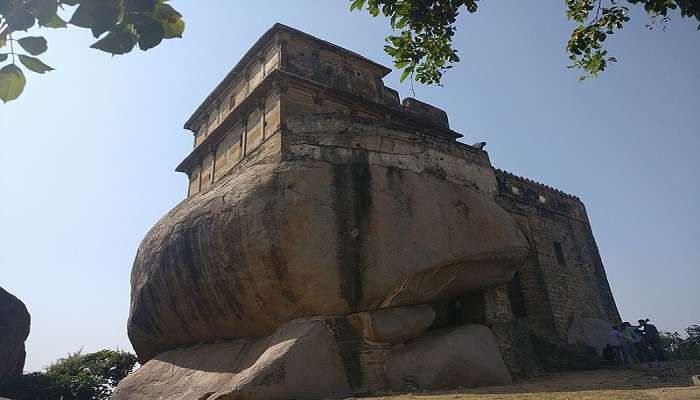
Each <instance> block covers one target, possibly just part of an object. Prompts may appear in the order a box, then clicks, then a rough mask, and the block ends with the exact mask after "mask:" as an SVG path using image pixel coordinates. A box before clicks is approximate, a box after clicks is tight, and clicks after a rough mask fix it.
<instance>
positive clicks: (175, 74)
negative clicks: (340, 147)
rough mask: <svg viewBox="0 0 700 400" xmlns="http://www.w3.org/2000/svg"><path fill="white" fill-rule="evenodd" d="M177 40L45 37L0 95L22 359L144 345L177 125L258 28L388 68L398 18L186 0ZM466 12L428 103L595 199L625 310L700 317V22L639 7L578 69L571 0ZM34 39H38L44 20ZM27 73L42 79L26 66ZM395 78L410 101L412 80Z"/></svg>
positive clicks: (180, 145)
mask: <svg viewBox="0 0 700 400" xmlns="http://www.w3.org/2000/svg"><path fill="white" fill-rule="evenodd" d="M171 4H173V5H174V6H175V7H176V8H177V9H178V10H180V11H181V12H182V14H184V15H185V18H186V21H187V30H186V32H185V35H184V37H183V38H182V39H179V40H170V41H166V42H164V43H162V44H161V45H160V46H158V47H157V48H154V49H152V50H149V51H148V52H145V53H144V52H141V51H138V50H137V51H134V52H133V53H131V54H128V55H125V56H118V57H111V56H109V55H108V54H105V53H101V52H99V51H96V50H93V49H90V48H89V45H90V44H91V43H92V41H94V40H93V39H92V36H91V35H90V33H89V31H87V30H83V29H78V28H72V29H68V30H65V29H64V30H53V31H49V32H45V34H46V36H47V38H48V40H49V51H48V52H47V53H46V54H45V55H43V56H42V59H43V60H44V61H45V62H46V63H47V64H49V65H51V66H52V67H54V68H56V71H53V72H50V73H48V74H45V75H36V74H32V75H30V76H29V77H28V84H27V87H26V89H25V92H24V94H23V95H22V96H21V97H20V99H19V100H18V101H14V102H11V103H8V104H5V105H2V104H0V138H1V139H2V146H0V168H1V171H2V173H1V174H0V286H2V287H4V288H5V289H6V290H8V291H10V292H11V293H13V294H15V295H16V296H17V297H19V298H20V299H22V300H23V301H24V303H25V304H26V305H27V307H28V309H29V310H30V312H31V315H32V328H31V335H30V337H29V340H28V341H27V351H28V356H27V364H26V368H25V369H26V370H27V371H36V370H41V369H42V368H43V367H45V366H47V365H48V364H50V363H51V362H52V361H54V360H56V359H57V358H59V357H62V356H65V355H66V354H68V353H69V352H74V351H77V350H79V349H84V351H96V350H99V349H102V348H121V349H126V350H131V346H130V344H129V341H128V338H127V335H126V321H127V317H128V311H129V290H130V289H129V278H130V270H131V264H132V262H133V258H134V255H135V253H136V249H137V247H138V245H139V242H140V241H141V239H142V238H143V237H144V235H145V233H146V232H147V231H148V229H149V228H150V227H151V226H152V225H153V224H154V223H155V222H156V221H157V220H158V219H159V218H160V217H161V216H162V215H164V214H165V213H166V212H167V211H168V210H170V209H171V208H172V207H173V206H174V205H175V204H177V203H178V202H180V201H181V200H182V199H183V198H184V197H185V195H186V185H187V184H186V177H185V176H184V175H183V174H179V173H176V172H175V171H174V167H175V166H176V165H177V164H178V163H179V161H181V160H182V159H183V158H184V157H185V156H186V155H187V154H188V152H189V151H190V149H191V146H192V136H191V134H190V133H189V132H187V131H185V130H184V129H183V128H182V125H183V123H184V122H185V120H187V118H188V117H189V116H190V115H191V113H192V112H193V111H194V110H195V108H196V107H197V106H198V105H199V104H200V102H201V101H202V100H203V99H204V98H205V97H206V95H207V94H208V93H209V92H210V91H211V90H212V89H213V88H214V87H215V86H216V84H217V83H218V82H219V81H220V80H221V79H223V77H224V76H225V74H226V73H227V72H228V71H229V70H230V69H231V68H232V67H233V66H234V64H235V63H236V61H237V60H238V59H239V58H240V57H241V56H242V55H243V54H244V53H245V51H246V50H247V49H248V48H249V47H250V46H251V45H252V44H253V43H254V42H255V40H256V39H257V38H258V37H259V36H260V35H261V34H262V33H263V32H264V31H266V30H267V29H268V28H269V27H270V26H272V24H273V23H275V22H282V23H285V24H288V25H291V26H293V27H296V28H298V29H301V30H303V31H306V32H309V33H311V34H313V35H315V36H318V37H321V38H323V39H325V40H328V41H330V42H333V43H336V44H338V45H341V46H343V47H346V48H348V49H351V50H353V51H355V52H358V53H360V54H362V55H364V56H366V57H368V58H370V59H373V60H376V61H378V62H380V63H382V64H384V65H387V66H391V65H392V63H391V60H390V59H389V57H388V56H387V55H386V54H384V53H383V50H382V48H383V45H384V43H383V38H384V37H385V36H386V35H388V34H390V33H391V32H390V29H389V27H388V24H387V21H386V20H384V19H382V18H372V17H371V16H369V14H367V13H357V12H356V13H352V14H351V13H349V11H348V8H349V7H348V5H349V2H348V1H345V0H332V1H328V0H324V1H318V0H317V1H311V0H296V1H282V0H257V1H255V2H247V1H246V2H244V1H235V2H233V1H221V0H218V1H215V0H198V1H182V0H180V1H177V0H176V1H173V2H172V3H171ZM479 4H480V6H479V11H478V13H477V14H474V15H467V14H466V13H465V14H464V15H462V16H460V18H459V20H458V23H457V27H458V31H457V34H456V37H455V46H456V47H457V49H458V50H459V54H460V56H461V59H462V62H461V63H459V64H457V65H456V66H455V67H454V68H453V69H452V70H450V72H449V73H448V74H447V75H446V77H445V80H444V87H425V86H421V85H417V86H416V94H417V97H418V98H419V99H420V100H422V101H425V102H428V103H431V104H434V105H436V106H438V107H441V108H443V109H444V110H446V111H447V112H448V115H449V117H450V124H451V126H452V128H453V129H454V130H456V131H458V132H461V133H463V134H464V135H465V137H464V139H463V140H464V141H465V142H466V143H474V142H477V141H482V140H483V141H486V142H487V147H486V149H487V150H488V151H489V154H490V157H491V160H492V162H493V164H494V165H495V166H497V167H499V168H501V169H506V170H509V171H511V172H513V173H516V174H518V175H523V176H527V177H530V178H532V179H535V180H538V181H540V182H543V183H546V184H548V185H551V186H555V187H557V188H560V189H562V190H564V191H566V192H569V193H573V194H576V195H578V196H579V197H580V198H581V199H582V200H583V201H584V202H585V204H586V208H587V210H588V213H589V218H590V220H591V224H592V227H593V232H594V234H595V237H596V239H597V243H598V246H599V248H600V252H601V255H602V258H603V262H604V264H605V266H606V269H607V273H608V278H609V280H610V285H611V287H612V290H613V294H614V295H615V298H616V301H617V305H618V307H619V309H620V312H621V314H622V317H623V319H628V320H636V319H638V318H639V317H642V316H645V317H648V318H651V319H652V320H653V322H655V323H656V325H657V326H658V327H659V328H660V329H661V330H674V331H675V330H681V329H683V328H684V327H687V326H689V325H691V324H693V323H700V312H699V311H698V306H699V305H700V290H698V283H699V282H700V241H699V239H698V238H699V237H700V211H699V210H698V205H700V158H699V157H698V155H697V152H698V149H700V96H698V93H699V92H700V33H699V32H697V31H696V24H695V23H693V22H691V21H689V20H684V19H681V18H680V17H679V16H674V17H673V20H672V21H671V22H670V24H669V25H668V28H667V29H666V31H665V32H664V31H662V30H661V29H654V30H651V31H649V30H648V29H646V28H645V27H644V25H645V24H646V23H647V22H648V20H647V18H646V17H645V16H644V15H642V14H641V13H640V12H639V11H638V10H633V12H632V21H630V23H629V25H628V26H627V27H626V28H625V29H624V30H623V31H621V32H620V33H617V34H615V35H614V37H610V38H609V39H608V41H607V42H606V45H608V50H609V51H610V53H611V55H614V56H616V57H617V58H618V59H619V60H620V62H619V63H618V64H616V65H614V66H613V67H611V68H610V69H609V70H608V71H606V72H605V73H604V74H603V75H602V76H601V77H600V78H598V79H595V80H588V81H585V82H583V83H579V82H578V80H577V77H578V74H579V73H578V72H576V71H574V70H569V69H567V68H566V65H567V63H568V59H567V57H566V53H565V51H564V46H565V44H566V40H567V38H568V34H569V32H570V30H571V29H572V26H573V25H572V24H571V23H570V22H569V21H567V20H566V18H565V15H564V2H563V1H527V2H525V1H523V2H513V1H511V2H499V1H492V2H489V1H484V2H480V3H479ZM31 33H39V32H37V31H33V32H31ZM28 74H31V73H28ZM399 76H400V73H398V72H393V73H392V74H390V75H389V76H388V77H387V78H385V83H386V84H387V85H388V86H391V87H393V88H396V89H397V90H398V91H399V93H400V94H401V96H402V97H408V96H410V95H411V92H410V85H409V84H408V83H407V82H405V83H403V84H400V83H399Z"/></svg>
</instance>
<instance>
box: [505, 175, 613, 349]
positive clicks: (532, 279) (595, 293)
mask: <svg viewBox="0 0 700 400" xmlns="http://www.w3.org/2000/svg"><path fill="white" fill-rule="evenodd" d="M496 178H497V182H498V191H499V195H498V196H497V202H498V203H499V205H501V207H503V208H504V209H505V210H506V211H508V212H509V213H510V214H511V216H512V217H513V219H514V220H515V221H516V223H517V224H518V226H519V227H520V228H521V229H522V230H523V232H524V233H525V236H526V237H527V239H528V241H529V242H530V247H531V249H532V252H531V254H530V257H529V259H528V260H527V261H526V263H525V265H524V266H523V267H522V268H521V270H520V271H519V272H518V273H517V274H516V278H515V279H514V281H513V282H512V283H511V285H510V287H509V298H510V300H511V303H512V305H513V308H514V310H513V311H514V314H515V316H516V317H517V318H518V319H520V320H523V321H525V322H526V323H527V324H528V326H529V327H530V329H532V330H533V331H534V332H535V333H536V334H538V335H540V336H542V337H546V338H558V339H561V340H566V338H567V333H568V329H569V327H570V325H571V323H572V322H573V321H575V320H578V319H581V318H598V319H604V320H608V321H613V322H619V321H620V317H619V313H618V310H617V306H616V305H615V300H614V299H613V296H612V292H611V290H610V286H609V284H608V280H607V276H606V274H605V269H604V267H603V263H602V261H601V258H600V254H599V252H598V247H597V245H596V243H595V239H594V238H593V233H592V231H591V226H590V223H589V221H588V216H587V214H586V209H585V207H584V205H583V203H582V202H581V201H580V200H579V199H578V198H577V197H575V196H572V195H569V194H566V193H563V192H561V191H559V190H556V189H553V188H551V187H549V186H546V185H542V184H540V183H537V182H534V181H531V180H529V179H525V178H521V177H518V176H515V175H512V174H510V173H507V172H504V171H500V170H497V171H496Z"/></svg>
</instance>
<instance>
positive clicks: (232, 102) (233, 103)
mask: <svg viewBox="0 0 700 400" xmlns="http://www.w3.org/2000/svg"><path fill="white" fill-rule="evenodd" d="M235 106H236V94H235V93H233V94H232V95H231V97H230V98H229V102H228V108H229V110H230V109H232V108H233V107H235Z"/></svg>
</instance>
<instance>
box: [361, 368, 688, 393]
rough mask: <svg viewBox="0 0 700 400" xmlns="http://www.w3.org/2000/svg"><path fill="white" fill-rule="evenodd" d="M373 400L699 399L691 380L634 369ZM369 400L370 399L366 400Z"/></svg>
mask: <svg viewBox="0 0 700 400" xmlns="http://www.w3.org/2000/svg"><path fill="white" fill-rule="evenodd" d="M368 399H374V400H419V399H420V400H447V399H450V400H457V399H463V400H700V386H692V383H691V381H690V379H689V378H688V377H659V376H654V375H650V374H647V373H644V372H640V371H632V370H600V371H586V372H571V373H561V374H551V375H546V376H540V377H537V378H533V379H527V380H522V381H518V382H516V383H514V384H513V385H509V386H499V387H489V388H479V389H463V390H457V391H451V392H420V393H411V394H390V395H389V394H387V395H385V396H383V397H372V398H368ZM365 400H367V399H365Z"/></svg>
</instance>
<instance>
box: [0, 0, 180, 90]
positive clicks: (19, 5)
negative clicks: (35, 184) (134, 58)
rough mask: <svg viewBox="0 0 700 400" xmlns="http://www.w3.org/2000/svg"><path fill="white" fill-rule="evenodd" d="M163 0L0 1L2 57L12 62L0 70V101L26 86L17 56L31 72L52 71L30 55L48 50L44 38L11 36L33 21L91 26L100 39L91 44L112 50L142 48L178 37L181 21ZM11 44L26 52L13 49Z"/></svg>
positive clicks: (46, 24) (122, 51)
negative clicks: (5, 70) (64, 17)
mask: <svg viewBox="0 0 700 400" xmlns="http://www.w3.org/2000/svg"><path fill="white" fill-rule="evenodd" d="M167 1H168V0H0V62H6V61H8V60H9V61H10V64H9V65H12V66H13V68H11V69H10V70H9V71H11V72H12V73H7V74H2V73H0V100H2V101H3V102H8V101H10V100H14V99H16V98H17V97H19V95H20V94H21V93H22V91H23V90H24V86H25V83H26V79H25V78H24V73H23V72H22V70H21V69H19V68H18V67H17V66H16V60H17V59H19V61H20V62H21V63H22V64H23V65H24V66H25V67H26V68H27V69H28V70H30V71H32V72H36V73H40V74H43V73H45V72H48V71H52V70H53V68H51V67H49V66H48V65H46V64H45V63H44V62H43V61H41V60H40V59H38V58H36V57H33V56H38V55H40V54H43V53H44V52H46V50H47V49H48V44H47V42H46V39H45V38H44V37H41V36H26V37H22V38H19V39H14V38H13V35H15V36H16V35H17V34H18V33H19V32H21V31H27V30H28V29H29V28H32V27H34V26H35V25H38V26H39V27H43V28H66V27H68V25H73V26H77V27H81V28H86V29H90V31H91V32H92V35H93V36H94V37H95V38H96V39H98V40H97V41H96V42H95V43H94V44H92V46H90V47H92V48H94V49H98V50H102V51H104V52H107V53H110V54H112V55H115V54H126V53H129V52H130V51H131V50H133V49H134V47H136V45H138V47H139V48H140V49H141V50H144V51H145V50H148V49H151V48H153V47H156V46H158V45H159V44H160V43H161V42H162V41H163V40H164V39H172V38H178V37H182V34H183V32H184V30H185V22H184V20H183V19H182V15H180V13H179V12H177V11H176V10H175V9H174V8H173V7H171V6H170V5H169V4H167ZM71 10H72V13H71V14H70V15H71V17H70V18H69V19H68V20H64V19H63V18H62V17H61V15H64V14H67V13H69V12H70V11H71ZM15 43H16V44H17V45H19V46H18V47H20V48H22V49H23V50H24V51H26V52H27V53H28V54H29V55H24V54H18V53H16V51H15V50H16V49H15V46H14V44H15ZM8 47H9V52H8V49H7V48H8ZM6 67H7V66H6ZM17 71H19V72H17ZM8 88H9V89H8Z"/></svg>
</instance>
